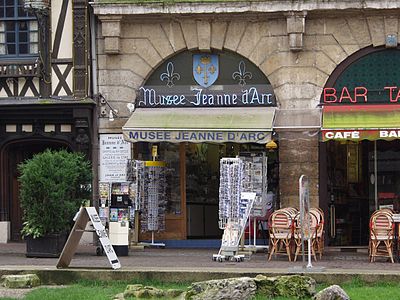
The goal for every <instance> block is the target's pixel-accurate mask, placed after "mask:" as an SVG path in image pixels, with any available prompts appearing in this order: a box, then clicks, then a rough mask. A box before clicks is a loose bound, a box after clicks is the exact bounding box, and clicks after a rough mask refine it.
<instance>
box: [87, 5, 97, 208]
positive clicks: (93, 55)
mask: <svg viewBox="0 0 400 300" xmlns="http://www.w3.org/2000/svg"><path fill="white" fill-rule="evenodd" d="M89 24H90V52H91V55H90V56H91V60H92V63H91V67H92V72H91V77H92V78H91V85H92V96H93V97H94V100H95V101H96V107H95V109H94V110H93V112H92V113H93V138H92V172H93V181H92V194H93V206H94V207H96V209H97V210H98V208H99V187H98V184H99V135H98V132H99V128H98V127H99V122H98V113H97V111H98V107H97V105H98V97H97V95H98V93H99V89H98V82H97V51H96V50H97V48H96V46H97V45H96V29H97V28H96V20H95V15H94V13H93V8H92V7H91V6H89Z"/></svg>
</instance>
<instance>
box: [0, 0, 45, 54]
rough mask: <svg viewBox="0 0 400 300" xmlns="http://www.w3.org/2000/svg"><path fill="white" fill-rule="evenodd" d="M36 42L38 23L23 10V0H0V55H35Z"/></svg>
mask: <svg viewBox="0 0 400 300" xmlns="http://www.w3.org/2000/svg"><path fill="white" fill-rule="evenodd" d="M38 44H39V33H38V23H37V21H36V19H35V17H34V16H33V15H32V14H30V13H28V12H27V11H26V10H24V7H23V1H22V0H0V55H7V56H9V57H24V56H32V55H37V54H38V47H39V46H38Z"/></svg>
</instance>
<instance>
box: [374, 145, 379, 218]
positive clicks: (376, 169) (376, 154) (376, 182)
mask: <svg viewBox="0 0 400 300" xmlns="http://www.w3.org/2000/svg"><path fill="white" fill-rule="evenodd" d="M377 156H378V152H377V151H376V140H375V141H374V176H375V182H374V183H375V184H374V189H375V210H377V209H378V157H377Z"/></svg>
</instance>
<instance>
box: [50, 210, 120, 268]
mask: <svg viewBox="0 0 400 300" xmlns="http://www.w3.org/2000/svg"><path fill="white" fill-rule="evenodd" d="M89 221H91V222H92V225H93V227H94V232H96V234H97V236H98V238H99V240H100V243H101V246H102V247H103V249H104V253H105V254H106V255H107V258H108V261H109V262H110V264H111V267H112V268H113V269H119V268H121V263H120V261H119V259H118V257H117V255H116V254H115V251H114V248H113V246H112V245H111V243H110V240H109V238H108V236H107V232H106V229H105V227H104V225H103V224H102V223H101V220H100V217H99V215H98V214H97V211H96V208H94V207H82V208H81V209H80V211H79V213H78V215H77V218H76V220H75V224H74V227H73V228H72V230H71V233H70V234H69V237H68V240H67V242H66V244H65V246H64V249H63V251H62V252H61V255H60V258H59V259H58V262H57V268H67V267H68V266H69V264H70V262H71V260H72V256H73V255H74V253H75V251H76V248H77V247H78V244H79V241H80V239H81V237H82V234H83V233H84V232H85V227H86V225H87V222H89Z"/></svg>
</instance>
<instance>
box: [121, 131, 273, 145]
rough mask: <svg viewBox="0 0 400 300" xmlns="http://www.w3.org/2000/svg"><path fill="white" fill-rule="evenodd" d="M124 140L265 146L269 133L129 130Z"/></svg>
mask: <svg viewBox="0 0 400 300" xmlns="http://www.w3.org/2000/svg"><path fill="white" fill-rule="evenodd" d="M124 135H125V140H127V141H130V142H170V143H181V142H192V143H204V142H216V143H225V142H233V143H259V144H265V143H267V142H268V141H269V140H270V138H271V132H262V131H151V130H129V131H126V132H124Z"/></svg>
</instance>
